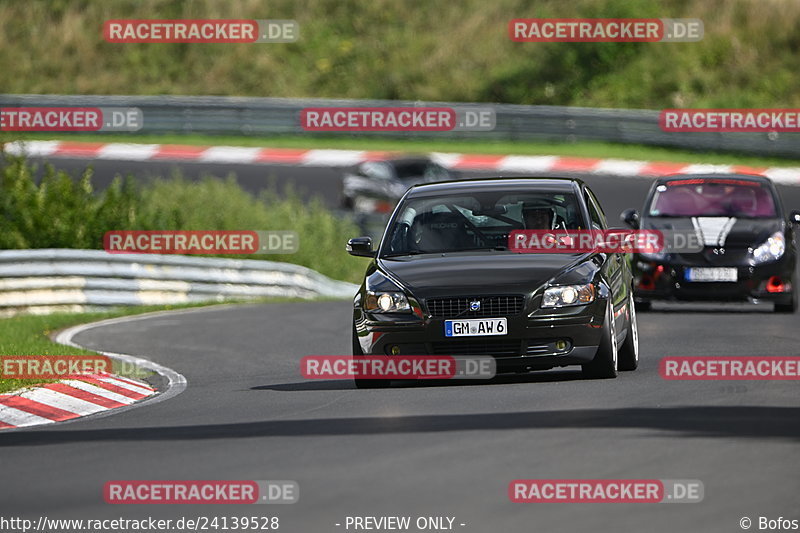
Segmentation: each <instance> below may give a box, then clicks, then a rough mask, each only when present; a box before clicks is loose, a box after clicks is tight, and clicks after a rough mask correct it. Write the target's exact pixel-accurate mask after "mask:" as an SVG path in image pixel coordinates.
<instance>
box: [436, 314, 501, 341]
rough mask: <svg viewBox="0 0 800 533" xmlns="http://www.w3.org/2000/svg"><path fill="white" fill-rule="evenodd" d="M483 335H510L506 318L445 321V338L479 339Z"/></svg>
mask: <svg viewBox="0 0 800 533" xmlns="http://www.w3.org/2000/svg"><path fill="white" fill-rule="evenodd" d="M483 335H508V326H507V325H506V319H505V318H483V319H477V318H465V319H464V320H445V321H444V336H445V337H478V336H483Z"/></svg>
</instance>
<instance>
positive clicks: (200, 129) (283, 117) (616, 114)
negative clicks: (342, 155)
mask: <svg viewBox="0 0 800 533" xmlns="http://www.w3.org/2000/svg"><path fill="white" fill-rule="evenodd" d="M0 106H92V107H114V106H119V107H138V108H140V109H141V110H142V112H143V114H144V127H143V128H142V129H141V130H139V133H144V134H147V133H173V134H175V133H177V134H181V133H184V134H188V133H205V134H225V135H262V136H263V135H281V134H301V133H304V131H303V129H302V128H301V126H300V111H301V110H302V109H303V108H306V107H329V106H347V107H382V106H386V107H399V106H419V107H421V106H448V107H458V108H481V109H484V108H486V107H488V106H487V104H465V103H452V102H451V103H448V102H411V101H394V100H391V101H390V100H332V99H291V98H234V97H211V96H181V97H177V96H88V95H76V96H68V95H11V94H4V95H0ZM493 107H494V109H495V113H496V127H495V129H494V130H492V131H488V132H487V131H483V132H478V131H450V132H436V133H431V132H424V133H423V132H402V133H396V132H393V133H389V132H359V133H352V132H348V133H338V134H328V135H339V136H342V135H345V136H384V137H386V136H390V137H403V138H414V137H416V138H425V137H440V138H441V137H443V136H447V137H448V138H452V139H484V140H487V141H501V140H537V141H552V142H559V143H572V142H577V141H605V142H613V143H625V144H645V145H654V146H669V147H676V148H684V149H689V150H712V151H735V152H742V153H750V154H758V155H763V156H783V157H797V156H800V142H798V141H800V134H797V133H668V132H664V131H662V130H661V128H660V127H659V124H658V116H659V113H658V111H650V110H630V109H594V108H585V107H557V106H524V105H507V104H500V105H495V106H493Z"/></svg>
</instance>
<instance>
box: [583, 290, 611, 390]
mask: <svg viewBox="0 0 800 533" xmlns="http://www.w3.org/2000/svg"><path fill="white" fill-rule="evenodd" d="M617 364H618V351H617V332H616V327H615V326H614V307H613V306H612V305H611V300H609V301H608V309H607V310H606V320H605V323H604V324H603V336H602V338H601V340H600V346H598V347H597V353H596V354H595V356H594V359H592V361H591V362H589V363H586V364H585V365H582V366H581V368H582V370H583V375H584V377H587V378H591V379H609V378H615V377H617V368H618V366H617Z"/></svg>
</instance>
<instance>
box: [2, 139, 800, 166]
mask: <svg viewBox="0 0 800 533" xmlns="http://www.w3.org/2000/svg"><path fill="white" fill-rule="evenodd" d="M16 139H19V140H62V141H85V142H121V143H125V142H127V143H152V144H189V145H199V146H247V147H254V146H263V147H269V148H297V149H341V150H375V151H383V150H387V151H397V152H406V153H409V152H410V153H428V152H457V153H467V154H470V153H472V154H490V155H492V154H498V155H556V156H572V157H597V158H617V159H636V160H645V161H674V162H678V163H708V164H735V165H747V166H754V167H762V166H763V167H770V166H797V165H800V159H788V158H780V157H756V156H749V155H741V154H731V153H713V152H712V153H709V152H691V151H688V150H677V149H672V148H660V147H653V146H642V145H635V144H612V143H602V142H580V143H573V144H563V143H545V142H527V141H525V142H522V141H504V142H490V141H483V140H481V141H472V140H454V141H449V140H436V139H430V140H428V139H426V140H400V139H376V138H355V137H307V136H280V137H244V136H208V135H196V134H194V135H178V134H175V135H130V134H127V135H126V134H116V135H114V134H102V135H101V134H98V135H93V134H77V135H61V136H59V135H58V134H53V133H42V134H25V135H19V134H17V135H14V136H13V137H11V136H8V137H7V138H6V140H7V141H10V140H16Z"/></svg>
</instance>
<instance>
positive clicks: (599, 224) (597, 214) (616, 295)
mask: <svg viewBox="0 0 800 533" xmlns="http://www.w3.org/2000/svg"><path fill="white" fill-rule="evenodd" d="M584 200H585V201H586V208H587V209H588V210H589V219H590V221H591V224H592V229H593V230H601V231H604V230H607V229H608V223H607V221H606V216H605V214H604V213H603V210H602V208H601V207H600V203H599V202H598V201H597V198H596V197H595V195H594V193H593V192H592V191H591V189H589V188H588V187H585V188H584ZM605 269H606V276H607V277H606V279H607V280H608V283H609V285H610V286H611V295H612V298H611V301H612V303H613V305H614V316H615V322H616V324H615V326H616V331H617V333H618V334H619V333H620V332H623V331H626V327H627V323H625V322H624V318H625V315H626V314H625V313H617V311H619V309H621V308H622V306H623V305H625V304H626V303H627V301H628V292H629V291H630V283H629V281H626V278H627V276H626V275H625V272H626V270H627V259H626V258H624V257H623V254H621V253H610V254H606V265H605ZM617 316H619V318H617Z"/></svg>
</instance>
